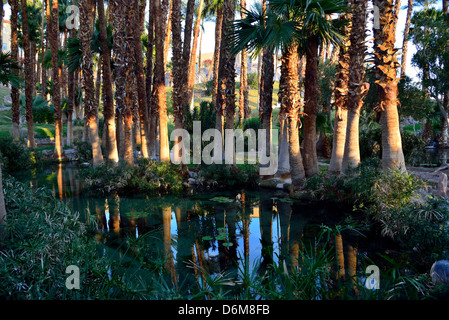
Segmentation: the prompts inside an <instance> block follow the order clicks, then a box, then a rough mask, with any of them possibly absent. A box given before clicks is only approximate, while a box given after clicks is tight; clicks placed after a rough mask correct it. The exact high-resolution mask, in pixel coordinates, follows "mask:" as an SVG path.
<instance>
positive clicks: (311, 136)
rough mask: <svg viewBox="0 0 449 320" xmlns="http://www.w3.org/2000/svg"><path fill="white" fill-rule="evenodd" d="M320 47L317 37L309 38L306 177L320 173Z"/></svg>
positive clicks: (306, 93) (305, 117)
mask: <svg viewBox="0 0 449 320" xmlns="http://www.w3.org/2000/svg"><path fill="white" fill-rule="evenodd" d="M318 47H319V42H318V39H317V37H315V36H312V37H310V38H309V42H308V47H307V50H306V75H305V81H304V82H305V83H304V99H305V104H304V113H305V115H304V170H305V172H306V177H311V176H314V175H316V174H318V159H317V153H316V112H317V109H318V88H319V87H318Z"/></svg>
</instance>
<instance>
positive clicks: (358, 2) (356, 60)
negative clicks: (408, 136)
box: [342, 0, 369, 172]
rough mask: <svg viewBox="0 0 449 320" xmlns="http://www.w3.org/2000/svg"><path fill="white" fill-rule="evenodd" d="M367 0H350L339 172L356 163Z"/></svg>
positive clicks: (363, 92)
mask: <svg viewBox="0 0 449 320" xmlns="http://www.w3.org/2000/svg"><path fill="white" fill-rule="evenodd" d="M367 5H368V3H367V0H354V1H353V12H352V30H351V37H350V41H351V46H350V47H349V85H348V100H347V103H348V106H347V108H348V122H347V128H346V142H345V152H344V156H343V168H342V169H343V172H344V171H345V170H346V169H348V168H350V167H353V168H355V167H357V166H358V165H359V163H360V147H359V122H360V112H361V110H362V106H363V100H362V99H363V97H364V96H365V95H366V94H367V93H368V89H369V85H368V84H364V83H363V79H364V76H365V61H364V60H365V51H366V45H365V37H366V29H365V28H366V27H365V25H366V19H367Z"/></svg>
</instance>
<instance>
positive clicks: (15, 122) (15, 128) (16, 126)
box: [9, 0, 20, 141]
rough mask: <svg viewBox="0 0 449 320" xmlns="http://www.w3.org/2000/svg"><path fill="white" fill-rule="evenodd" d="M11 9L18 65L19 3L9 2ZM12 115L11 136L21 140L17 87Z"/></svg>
mask: <svg viewBox="0 0 449 320" xmlns="http://www.w3.org/2000/svg"><path fill="white" fill-rule="evenodd" d="M9 5H10V7H11V57H12V59H13V60H14V61H16V62H17V63H18V61H19V42H18V36H17V26H18V14H19V1H18V0H9ZM13 72H14V74H15V75H18V74H19V71H18V70H14V71H13ZM11 100H12V106H11V115H12V132H11V135H12V137H13V139H14V140H15V141H19V139H20V92H19V89H18V88H16V87H13V86H12V87H11Z"/></svg>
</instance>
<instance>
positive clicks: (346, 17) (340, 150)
mask: <svg viewBox="0 0 449 320" xmlns="http://www.w3.org/2000/svg"><path fill="white" fill-rule="evenodd" d="M339 19H340V20H341V21H342V22H346V26H345V27H344V30H343V33H344V37H345V38H344V42H343V44H342V45H341V46H340V50H339V61H338V64H337V70H338V73H337V80H336V86H335V90H334V107H335V121H334V137H333V142H332V144H333V145H332V155H331V161H330V164H329V170H328V176H329V175H332V174H336V175H338V174H340V173H341V170H342V165H343V156H344V152H345V142H346V126H347V121H348V109H347V106H348V105H347V102H348V84H349V63H350V60H349V53H348V49H349V47H350V45H351V40H350V32H351V24H350V22H351V15H350V14H349V13H344V14H341V15H340V17H339Z"/></svg>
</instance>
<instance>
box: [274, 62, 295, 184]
mask: <svg viewBox="0 0 449 320" xmlns="http://www.w3.org/2000/svg"><path fill="white" fill-rule="evenodd" d="M282 61H284V60H282V58H281V62H282ZM285 77H286V71H283V69H282V64H281V76H280V79H279V91H278V101H279V104H280V108H279V115H278V118H279V126H280V130H279V153H278V170H277V172H276V176H277V177H281V178H288V177H290V159H289V158H290V157H289V151H288V148H289V143H288V141H289V140H288V110H287V108H286V105H285V103H284V102H283V99H284V89H286V84H287V83H286V81H285V80H286V79H285ZM298 90H299V87H298Z"/></svg>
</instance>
